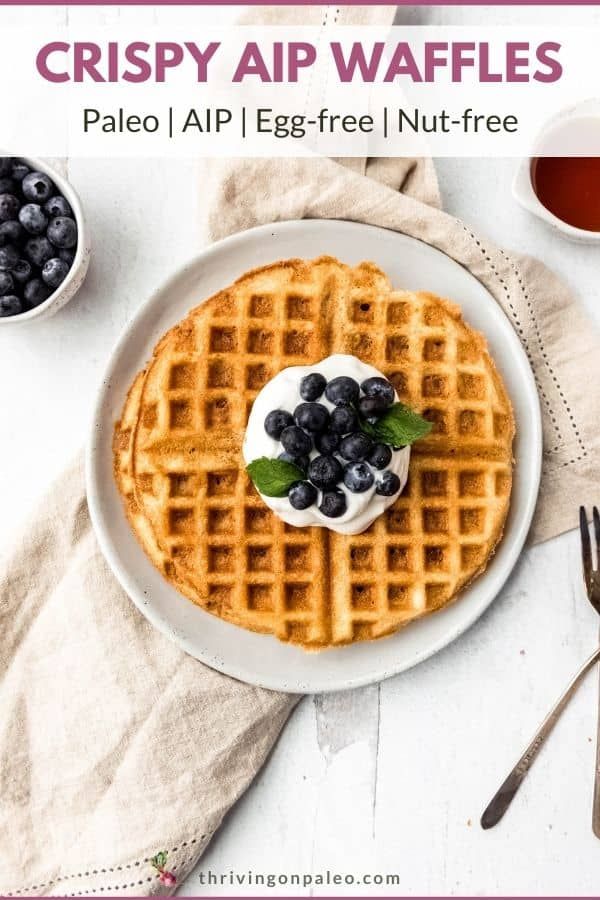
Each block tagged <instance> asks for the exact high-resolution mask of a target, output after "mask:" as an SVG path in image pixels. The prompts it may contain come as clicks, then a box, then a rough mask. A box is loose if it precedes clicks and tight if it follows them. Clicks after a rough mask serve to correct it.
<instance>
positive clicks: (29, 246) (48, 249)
mask: <svg viewBox="0 0 600 900" xmlns="http://www.w3.org/2000/svg"><path fill="white" fill-rule="evenodd" d="M25 253H26V254H27V256H28V258H29V260H30V262H32V263H33V264H34V266H39V268H40V269H41V268H42V266H43V265H44V263H47V262H48V260H49V259H52V257H53V256H55V255H56V250H55V249H54V247H53V246H52V244H51V243H50V241H49V240H48V238H45V237H41V236H40V237H32V238H29V240H28V241H27V243H26V244H25Z"/></svg>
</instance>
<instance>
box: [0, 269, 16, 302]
mask: <svg viewBox="0 0 600 900" xmlns="http://www.w3.org/2000/svg"><path fill="white" fill-rule="evenodd" d="M14 289H15V283H14V281H13V277H12V275H11V274H10V273H9V272H5V271H4V270H0V296H6V294H12V292H13V291H14Z"/></svg>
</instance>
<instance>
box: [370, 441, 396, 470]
mask: <svg viewBox="0 0 600 900" xmlns="http://www.w3.org/2000/svg"><path fill="white" fill-rule="evenodd" d="M391 458H392V451H391V450H390V448H389V447H388V445H387V444H375V446H374V447H373V449H372V450H371V452H370V453H369V455H368V457H367V459H368V460H369V462H370V463H371V465H372V466H373V467H374V468H375V469H385V467H386V466H389V464H390V460H391Z"/></svg>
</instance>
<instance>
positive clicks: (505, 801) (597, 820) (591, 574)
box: [481, 506, 600, 837]
mask: <svg viewBox="0 0 600 900" xmlns="http://www.w3.org/2000/svg"><path fill="white" fill-rule="evenodd" d="M593 520H594V537H595V543H596V568H595V569H594V564H593V562H592V542H591V538H590V531H589V528H588V522H587V515H586V512H585V508H584V507H583V506H580V507H579V533H580V536H581V558H582V561H583V580H584V584H585V589H586V592H587V596H588V600H589V601H590V603H591V604H592V606H593V607H594V609H595V610H596V612H597V613H598V614H599V615H600V515H599V514H598V509H597V507H595V506H594V510H593ZM599 659H600V647H599V648H598V649H597V650H596V652H595V653H593V654H592V655H591V656H590V658H589V659H588V660H586V662H584V664H583V666H582V667H581V669H580V670H579V672H577V674H576V675H575V677H574V678H573V679H572V681H571V682H570V684H569V686H568V687H567V689H566V691H565V692H564V694H563V695H562V696H561V697H560V699H559V700H558V702H557V703H556V705H555V706H554V707H553V709H552V710H551V711H550V712H549V713H548V715H547V716H546V718H545V719H544V721H543V722H542V724H541V725H540V728H539V730H538V732H537V734H536V735H535V737H534V738H533V740H532V741H531V743H530V744H529V746H528V747H527V749H526V750H525V752H524V753H523V755H522V756H521V758H520V759H519V761H518V762H517V764H516V766H515V767H514V768H513V769H512V770H511V772H510V773H509V775H508V776H507V777H506V778H505V780H504V781H503V782H502V784H501V785H500V787H499V788H498V790H497V791H496V793H495V794H494V796H493V797H492V799H491V800H490V802H489V804H488V805H487V807H486V808H485V811H484V813H483V815H482V817H481V827H482V828H492V827H493V826H494V825H497V824H498V822H499V821H500V819H501V818H502V816H503V815H504V813H505V812H506V810H507V809H508V807H509V806H510V804H511V803H512V800H513V797H514V796H515V794H516V793H517V791H518V790H519V788H520V787H521V784H522V783H523V779H524V778H525V776H526V775H527V773H528V772H529V769H530V768H531V766H532V764H533V762H534V760H535V759H536V757H537V755H538V753H539V752H540V750H541V748H542V746H543V745H544V743H545V742H546V738H547V737H548V735H549V734H550V732H551V731H552V729H553V728H554V726H555V725H556V723H557V721H558V719H559V717H560V714H561V713H562V711H563V709H564V708H565V706H566V705H567V703H568V702H569V700H570V699H571V697H572V696H573V694H574V693H575V691H576V690H577V688H578V687H579V685H580V684H581V682H582V681H583V678H584V676H585V675H586V674H587V673H588V672H589V670H590V669H591V668H592V666H594V665H595V663H597V662H598V660H599ZM599 738H600V731H599ZM596 752H597V757H596V781H595V784H594V815H593V823H592V827H593V829H594V834H596V836H597V837H600V743H599V745H598V747H597V751H596Z"/></svg>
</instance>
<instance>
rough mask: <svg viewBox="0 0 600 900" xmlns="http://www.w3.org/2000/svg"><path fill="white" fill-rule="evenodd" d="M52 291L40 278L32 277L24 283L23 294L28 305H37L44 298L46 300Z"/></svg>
mask: <svg viewBox="0 0 600 900" xmlns="http://www.w3.org/2000/svg"><path fill="white" fill-rule="evenodd" d="M51 293H52V291H51V290H50V288H49V287H48V286H47V285H46V284H44V282H43V281H42V279H41V278H32V279H31V280H30V281H28V282H27V284H26V285H25V290H24V291H23V296H24V297H25V301H26V302H27V303H28V304H29V305H30V306H39V305H40V303H43V302H44V300H47V299H48V297H49V296H50V294H51Z"/></svg>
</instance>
